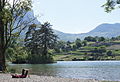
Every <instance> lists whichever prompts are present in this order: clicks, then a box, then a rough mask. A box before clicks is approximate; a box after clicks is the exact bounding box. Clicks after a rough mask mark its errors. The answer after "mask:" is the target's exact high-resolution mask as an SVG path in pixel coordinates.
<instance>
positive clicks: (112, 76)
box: [9, 61, 120, 81]
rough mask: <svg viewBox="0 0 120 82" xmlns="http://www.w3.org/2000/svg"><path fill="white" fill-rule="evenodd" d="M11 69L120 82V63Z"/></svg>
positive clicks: (38, 73) (74, 63)
mask: <svg viewBox="0 0 120 82" xmlns="http://www.w3.org/2000/svg"><path fill="white" fill-rule="evenodd" d="M9 68H15V69H17V72H19V73H20V71H21V69H22V68H28V69H30V73H31V74H36V75H42V76H43V75H45V76H55V77H67V78H87V79H98V80H113V81H120V61H58V62H57V63H54V64H35V65H33V64H19V65H17V64H9Z"/></svg>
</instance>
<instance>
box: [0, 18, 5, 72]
mask: <svg viewBox="0 0 120 82" xmlns="http://www.w3.org/2000/svg"><path fill="white" fill-rule="evenodd" d="M5 69H6V66H5V40H4V23H3V21H2V17H1V16H0V71H3V72H4V71H5Z"/></svg>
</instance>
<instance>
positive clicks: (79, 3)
mask: <svg viewBox="0 0 120 82" xmlns="http://www.w3.org/2000/svg"><path fill="white" fill-rule="evenodd" d="M105 1H106V0H33V11H34V14H35V15H36V16H38V15H39V17H38V20H39V21H40V22H42V23H43V22H46V21H48V22H50V23H51V24H52V25H53V27H52V28H53V29H56V30H59V31H62V32H65V33H86V32H89V31H90V30H92V29H94V28H95V27H96V26H98V25H99V24H102V23H112V24H113V23H120V9H116V10H114V11H112V12H111V13H106V12H104V8H102V7H101V5H102V4H104V3H105Z"/></svg>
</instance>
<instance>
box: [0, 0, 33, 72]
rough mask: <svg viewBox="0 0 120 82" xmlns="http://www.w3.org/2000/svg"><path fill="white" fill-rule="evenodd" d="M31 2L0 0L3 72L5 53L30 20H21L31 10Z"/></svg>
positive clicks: (0, 63) (0, 61) (1, 65)
mask: <svg viewBox="0 0 120 82" xmlns="http://www.w3.org/2000/svg"><path fill="white" fill-rule="evenodd" d="M31 7H32V6H31V0H0V68H2V71H5V69H6V66H5V52H6V50H7V49H8V47H9V46H10V45H11V44H12V39H13V38H14V37H15V36H19V35H20V33H21V32H22V30H23V29H25V28H26V27H27V26H28V25H29V24H30V22H31V21H30V20H29V21H26V20H23V19H24V17H25V15H26V13H27V12H28V11H30V9H31Z"/></svg>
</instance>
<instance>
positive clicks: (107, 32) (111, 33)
mask: <svg viewBox="0 0 120 82" xmlns="http://www.w3.org/2000/svg"><path fill="white" fill-rule="evenodd" d="M29 17H30V18H31V19H34V18H35V16H34V13H33V11H30V12H28V13H27V15H26V16H25V18H24V20H29ZM32 23H35V24H40V22H39V21H38V20H37V19H35V20H34V21H33V22H32ZM26 31H27V29H26V30H25V31H23V32H22V34H21V35H22V37H25V33H26ZM54 32H55V34H56V35H58V37H59V39H60V40H64V41H68V40H69V41H74V40H76V38H80V39H84V38H85V37H87V36H103V37H107V38H111V37H116V36H119V35H120V23H115V24H107V23H104V24H100V25H99V26H97V27H96V28H95V29H93V30H91V31H90V32H88V33H81V34H71V33H63V32H60V31H58V30H54Z"/></svg>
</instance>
